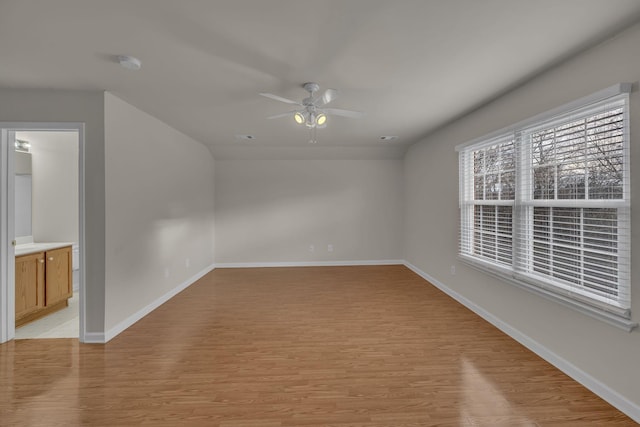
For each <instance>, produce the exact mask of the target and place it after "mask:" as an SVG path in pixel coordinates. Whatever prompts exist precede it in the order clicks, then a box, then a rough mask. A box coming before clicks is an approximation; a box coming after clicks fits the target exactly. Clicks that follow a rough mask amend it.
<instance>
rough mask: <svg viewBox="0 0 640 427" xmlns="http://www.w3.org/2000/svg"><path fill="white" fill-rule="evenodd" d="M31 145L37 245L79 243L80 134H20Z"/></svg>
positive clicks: (34, 230)
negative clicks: (41, 243)
mask: <svg viewBox="0 0 640 427" xmlns="http://www.w3.org/2000/svg"><path fill="white" fill-rule="evenodd" d="M17 137H19V138H21V139H25V140H28V141H30V142H31V158H32V170H33V172H32V174H33V175H32V176H33V206H32V215H33V240H34V242H71V243H78V229H79V214H78V212H79V210H78V134H77V133H76V132H20V133H18V134H17Z"/></svg>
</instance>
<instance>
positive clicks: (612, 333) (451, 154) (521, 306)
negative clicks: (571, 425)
mask: <svg viewBox="0 0 640 427" xmlns="http://www.w3.org/2000/svg"><path fill="white" fill-rule="evenodd" d="M638 46H640V26H635V27H634V28H632V29H630V30H628V31H626V32H625V33H623V34H621V35H620V36H618V37H617V38H616V39H614V40H610V41H609V42H607V43H605V44H603V45H600V46H598V47H596V48H595V49H592V50H590V51H588V52H586V53H582V54H580V55H579V56H577V57H575V58H573V59H572V60H570V61H568V62H566V63H564V64H562V65H561V66H558V67H556V68H555V69H553V70H551V71H549V72H547V73H545V74H543V75H541V76H539V77H537V78H536V79H534V80H533V81H531V82H530V83H528V84H526V85H524V86H522V87H520V88H519V89H517V90H515V91H513V92H511V93H509V94H507V95H506V96H503V97H501V98H499V99H498V100H496V101H495V102H493V103H492V104H490V105H489V106H486V107H484V108H482V109H480V110H478V111H476V112H474V113H472V114H470V115H468V116H467V117H464V118H462V119H461V120H458V121H456V122H454V123H453V124H451V125H449V126H447V127H446V128H444V129H442V130H440V131H439V132H437V133H436V134H434V135H432V136H430V137H428V138H427V139H425V140H424V141H422V142H421V143H418V144H415V145H414V146H412V147H411V148H410V149H409V150H408V152H407V153H406V156H405V191H406V200H407V204H406V218H405V228H404V238H405V253H406V259H407V260H408V261H409V262H410V263H412V264H414V265H415V266H417V267H418V268H419V269H421V270H422V271H424V272H426V273H427V274H429V275H431V276H432V277H434V278H435V279H437V280H438V281H440V282H442V283H444V284H445V285H446V286H448V287H450V288H451V289H452V290H454V291H455V292H457V293H459V294H461V295H462V296H463V297H465V298H467V299H468V300H470V301H471V302H472V303H474V304H476V305H478V306H479V307H481V308H482V309H484V310H487V311H488V312H489V313H491V314H492V315H494V316H496V317H497V318H498V319H500V320H501V321H503V322H505V323H506V324H507V325H509V326H510V327H513V328H515V329H516V330H517V331H519V332H520V333H522V334H524V335H526V336H528V337H530V338H532V339H533V340H535V341H537V342H538V343H539V344H540V345H542V346H544V347H546V348H547V349H548V350H550V351H551V352H553V353H555V354H556V355H558V356H559V357H561V358H564V359H565V360H566V361H568V362H570V363H571V364H573V365H574V366H575V367H577V368H578V369H580V370H582V371H584V373H586V374H587V375H590V376H591V377H593V378H594V379H595V380H596V381H599V382H600V383H602V384H604V385H605V386H608V387H610V388H611V389H613V390H614V391H615V392H617V393H619V394H620V395H622V397H623V399H625V398H626V399H627V400H628V401H629V402H631V403H632V404H635V405H640V369H639V368H638V361H639V360H640V359H639V356H640V331H638V330H636V331H634V332H632V333H627V332H624V331H622V330H619V329H617V328H615V327H612V326H609V325H607V324H605V323H603V322H601V321H598V320H594V319H592V318H590V317H587V316H585V315H583V314H580V313H578V312H576V311H573V310H571V309H568V308H565V307H563V306H561V305H559V304H557V303H554V302H550V301H547V300H544V299H542V298H540V297H538V296H535V295H533V294H531V293H528V292H526V291H524V290H520V289H518V288H515V287H514V286H511V285H509V284H507V283H505V282H502V281H500V280H496V279H494V278H491V277H489V276H487V275H485V274H483V273H479V272H478V271H476V270H472V269H471V268H469V267H467V266H465V265H464V264H461V263H460V262H459V261H458V260H457V258H456V254H457V235H458V217H459V215H458V160H457V155H456V152H455V150H454V147H455V145H457V144H460V143H464V142H466V141H469V140H471V139H474V138H476V137H480V136H482V135H484V134H487V133H489V132H492V131H494V130H497V129H500V128H502V127H505V126H508V125H511V124H513V123H516V122H518V121H520V120H523V119H526V118H528V117H531V116H534V115H536V114H538V113H541V112H544V111H546V110H549V109H552V108H554V107H557V106H560V105H562V104H564V103H567V102H570V101H572V100H575V99H578V98H580V97H582V96H586V95H589V94H591V93H593V92H596V91H598V90H600V89H603V88H606V87H608V86H610V85H612V84H615V83H619V82H638V81H639V80H640V56H638V55H637V54H635V52H637V50H638ZM514 60H517V58H514ZM478 84H482V82H478ZM637 90H638V87H637V84H636V85H635V91H634V92H633V93H632V94H631V105H630V108H631V138H632V139H631V164H632V171H631V174H632V176H631V179H632V183H631V185H632V187H631V188H632V190H631V191H632V197H631V201H632V224H633V230H632V232H633V235H632V246H633V247H640V233H639V232H640V227H639V226H638V224H640V223H639V220H640V197H639V196H640V172H638V171H637V170H635V168H633V165H637V164H640V132H638V131H637V130H638V129H640V115H639V114H638V112H640V97H639V94H638V91H637ZM451 265H456V266H457V274H456V275H451V271H450V266H451ZM632 265H633V266H637V265H640V251H633V252H632ZM638 275H640V272H638V270H637V269H636V268H635V267H634V268H633V271H632V280H631V283H632V311H633V313H634V314H633V318H634V320H635V321H636V322H637V321H640V280H638V277H637V276H638Z"/></svg>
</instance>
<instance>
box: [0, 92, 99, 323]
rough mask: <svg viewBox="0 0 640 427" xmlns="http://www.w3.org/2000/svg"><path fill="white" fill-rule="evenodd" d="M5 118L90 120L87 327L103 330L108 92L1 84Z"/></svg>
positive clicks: (1, 108)
mask: <svg viewBox="0 0 640 427" xmlns="http://www.w3.org/2000/svg"><path fill="white" fill-rule="evenodd" d="M0 100H2V102H0V121H2V122H80V123H84V125H85V152H84V159H85V169H86V171H87V173H86V176H85V215H86V221H85V223H86V224H85V225H86V233H85V234H86V246H85V255H86V258H85V266H86V271H85V275H86V295H85V300H86V331H87V333H89V334H96V335H101V334H102V333H103V332H104V215H105V203H104V202H105V200H104V94H103V93H102V92H99V91H62V90H41V89H0Z"/></svg>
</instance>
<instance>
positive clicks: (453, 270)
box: [451, 264, 456, 276]
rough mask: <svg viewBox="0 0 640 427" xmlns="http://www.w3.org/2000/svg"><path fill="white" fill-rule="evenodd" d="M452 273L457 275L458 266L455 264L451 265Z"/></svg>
mask: <svg viewBox="0 0 640 427" xmlns="http://www.w3.org/2000/svg"><path fill="white" fill-rule="evenodd" d="M451 275H452V276H455V275H456V266H455V265H453V264H452V265H451Z"/></svg>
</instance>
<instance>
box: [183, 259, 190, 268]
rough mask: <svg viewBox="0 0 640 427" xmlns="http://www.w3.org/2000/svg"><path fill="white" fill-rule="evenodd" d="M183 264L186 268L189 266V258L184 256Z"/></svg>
mask: <svg viewBox="0 0 640 427" xmlns="http://www.w3.org/2000/svg"><path fill="white" fill-rule="evenodd" d="M184 266H185V267H187V268H189V267H191V260H190V259H189V258H186V259H185V260H184Z"/></svg>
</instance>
